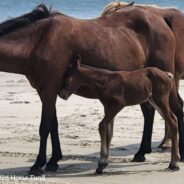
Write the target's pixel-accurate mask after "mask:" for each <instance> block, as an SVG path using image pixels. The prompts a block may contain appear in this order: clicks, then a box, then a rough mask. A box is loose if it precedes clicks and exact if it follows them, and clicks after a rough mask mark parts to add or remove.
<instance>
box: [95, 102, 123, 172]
mask: <svg viewBox="0 0 184 184" xmlns="http://www.w3.org/2000/svg"><path fill="white" fill-rule="evenodd" d="M120 110H121V108H120V106H119V105H117V106H109V107H108V108H107V110H105V117H104V118H103V120H102V121H101V123H100V124H99V134H100V138H101V150H100V160H99V162H98V168H97V169H96V173H97V174H102V173H103V170H104V169H105V167H107V165H108V157H109V147H110V141H111V138H112V131H113V119H114V117H115V115H116V114H117V113H118V112H119V111H120ZM108 126H109V127H108ZM108 134H110V135H108Z"/></svg>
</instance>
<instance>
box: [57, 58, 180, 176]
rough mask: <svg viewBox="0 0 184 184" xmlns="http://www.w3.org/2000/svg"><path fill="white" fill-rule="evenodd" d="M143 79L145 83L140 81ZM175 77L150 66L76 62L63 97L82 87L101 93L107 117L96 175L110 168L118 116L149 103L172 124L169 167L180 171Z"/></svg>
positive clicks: (104, 120) (61, 93) (102, 122)
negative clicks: (173, 100) (130, 69)
mask: <svg viewBox="0 0 184 184" xmlns="http://www.w3.org/2000/svg"><path fill="white" fill-rule="evenodd" d="M140 79H141V80H140ZM172 79H173V75H172V74H171V73H168V72H163V71H161V70H160V69H158V68H154V67H148V68H145V69H140V70H136V71H133V72H125V71H114V72H112V71H109V70H104V69H96V68H93V67H89V66H86V65H81V66H80V64H79V60H77V61H74V62H73V66H72V68H70V69H69V71H68V72H67V74H66V77H65V82H64V85H63V86H62V89H61V92H60V97H61V98H64V99H67V98H68V97H69V96H70V95H71V94H73V93H75V92H76V91H77V90H78V89H79V88H80V87H81V86H82V85H85V86H89V87H90V88H91V89H95V90H96V91H98V98H99V100H100V101H101V102H102V104H103V105H104V112H105V116H104V118H103V120H102V121H101V122H100V124H99V133H100V137H101V151H100V161H99V162H98V168H97V170H96V173H98V174H101V173H103V169H104V168H105V167H106V166H107V165H108V158H109V148H110V142H111V139H112V135H113V122H112V120H113V119H114V118H115V116H116V114H117V113H118V112H119V111H120V110H121V109H123V108H124V107H126V106H130V105H136V104H141V103H143V102H145V101H148V102H149V103H150V104H151V105H152V106H154V108H156V109H157V110H158V112H159V113H160V115H161V116H162V117H163V118H164V120H165V121H166V122H167V123H168V126H169V127H170V129H171V133H172V151H171V162H170V164H169V168H170V169H172V170H178V169H179V167H178V165H177V162H178V161H179V152H178V136H177V135H178V134H177V132H178V129H177V118H176V116H175V115H174V113H173V112H172V110H171V108H170V105H169V96H170V91H171V85H172Z"/></svg>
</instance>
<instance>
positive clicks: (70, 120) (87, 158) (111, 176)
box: [0, 72, 184, 184]
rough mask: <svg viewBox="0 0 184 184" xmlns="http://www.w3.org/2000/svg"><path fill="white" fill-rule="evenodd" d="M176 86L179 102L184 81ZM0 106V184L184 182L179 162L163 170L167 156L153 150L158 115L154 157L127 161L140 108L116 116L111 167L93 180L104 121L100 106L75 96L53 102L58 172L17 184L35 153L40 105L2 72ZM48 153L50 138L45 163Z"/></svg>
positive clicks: (136, 141) (18, 79) (16, 78)
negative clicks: (59, 154)
mask: <svg viewBox="0 0 184 184" xmlns="http://www.w3.org/2000/svg"><path fill="white" fill-rule="evenodd" d="M180 86H181V87H180V94H181V96H182V97H183V98H184V81H182V82H181V85H180ZM0 105H1V108H0V132H1V133H0V148H1V149H0V183H3V184H4V183H49V184H51V183H62V184H93V183H95V184H103V183H104V184H122V183H125V184H135V183H148V182H149V183H163V184H164V183H167V184H170V183H173V182H174V183H177V184H180V183H183V173H184V163H180V171H178V172H171V171H168V170H167V169H166V168H167V167H168V164H169V161H170V151H169V150H167V151H165V152H163V151H162V150H160V149H158V148H157V146H158V145H159V143H160V141H161V140H162V138H163V135H164V122H163V119H162V118H161V117H160V115H158V113H157V114H156V117H155V123H154V130H153V141H152V147H153V152H152V153H151V154H149V155H146V158H147V160H146V162H144V163H132V162H130V161H131V159H132V158H133V155H134V154H135V153H136V152H137V150H138V148H139V145H140V142H141V137H142V130H143V117H142V113H141V111H140V107H139V106H134V107H127V108H125V109H123V110H122V111H121V112H120V113H119V114H118V116H117V117H116V119H115V127H114V136H113V140H112V145H111V153H110V155H111V156H110V164H109V166H108V167H107V169H106V170H105V173H104V174H103V175H102V176H96V175H95V174H94V172H95V169H96V166H97V161H98V158H99V149H100V141H99V140H100V138H99V134H98V123H99V122H100V120H101V119H102V117H103V107H102V105H101V104H100V103H99V101H98V100H90V99H85V98H82V97H78V96H76V95H73V96H72V97H71V98H70V99H69V100H68V101H64V100H62V99H59V98H58V100H57V114H58V121H59V134H60V141H61V147H62V150H63V154H64V158H63V160H61V161H60V162H59V170H58V172H57V173H44V176H43V178H41V179H40V180H39V181H33V180H31V179H29V180H25V181H24V179H23V178H22V179H20V178H19V179H18V177H24V176H25V175H26V174H27V171H28V170H29V167H30V166H32V164H33V163H34V161H35V159H36V156H37V153H38V148H39V136H38V131H39V124H40V114H41V102H40V99H39V97H38V95H37V93H36V91H35V90H34V89H33V88H31V86H30V84H29V83H28V81H27V79H26V78H25V77H24V76H22V75H14V74H8V73H2V72H1V73H0ZM50 154H51V145H50V138H49V141H48V148H47V155H48V158H49V157H50ZM13 177H17V179H16V178H14V179H13Z"/></svg>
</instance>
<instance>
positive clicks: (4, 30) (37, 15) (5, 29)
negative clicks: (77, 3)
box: [0, 4, 51, 36]
mask: <svg viewBox="0 0 184 184" xmlns="http://www.w3.org/2000/svg"><path fill="white" fill-rule="evenodd" d="M50 15H51V11H50V10H48V8H47V7H46V6H45V5H44V4H40V5H38V6H37V7H36V8H35V9H34V10H32V11H31V12H30V13H27V14H24V15H22V16H20V17H16V18H12V19H9V20H6V21H4V22H2V23H0V36H3V35H5V34H8V33H10V32H12V31H14V30H15V29H17V28H21V27H24V26H26V25H29V24H31V23H33V22H36V21H37V20H40V19H44V18H47V17H49V16H50Z"/></svg>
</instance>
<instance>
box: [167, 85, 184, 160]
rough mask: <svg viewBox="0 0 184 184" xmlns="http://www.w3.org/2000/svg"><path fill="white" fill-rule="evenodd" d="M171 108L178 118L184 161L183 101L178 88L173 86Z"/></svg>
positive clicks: (182, 158)
mask: <svg viewBox="0 0 184 184" xmlns="http://www.w3.org/2000/svg"><path fill="white" fill-rule="evenodd" d="M170 105H171V109H172V111H173V112H174V114H175V115H176V117H177V120H178V130H179V153H180V159H181V161H184V119H183V117H184V113H183V101H182V99H181V97H180V96H179V94H178V92H177V90H176V88H174V87H173V89H172V91H171V95H170Z"/></svg>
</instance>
